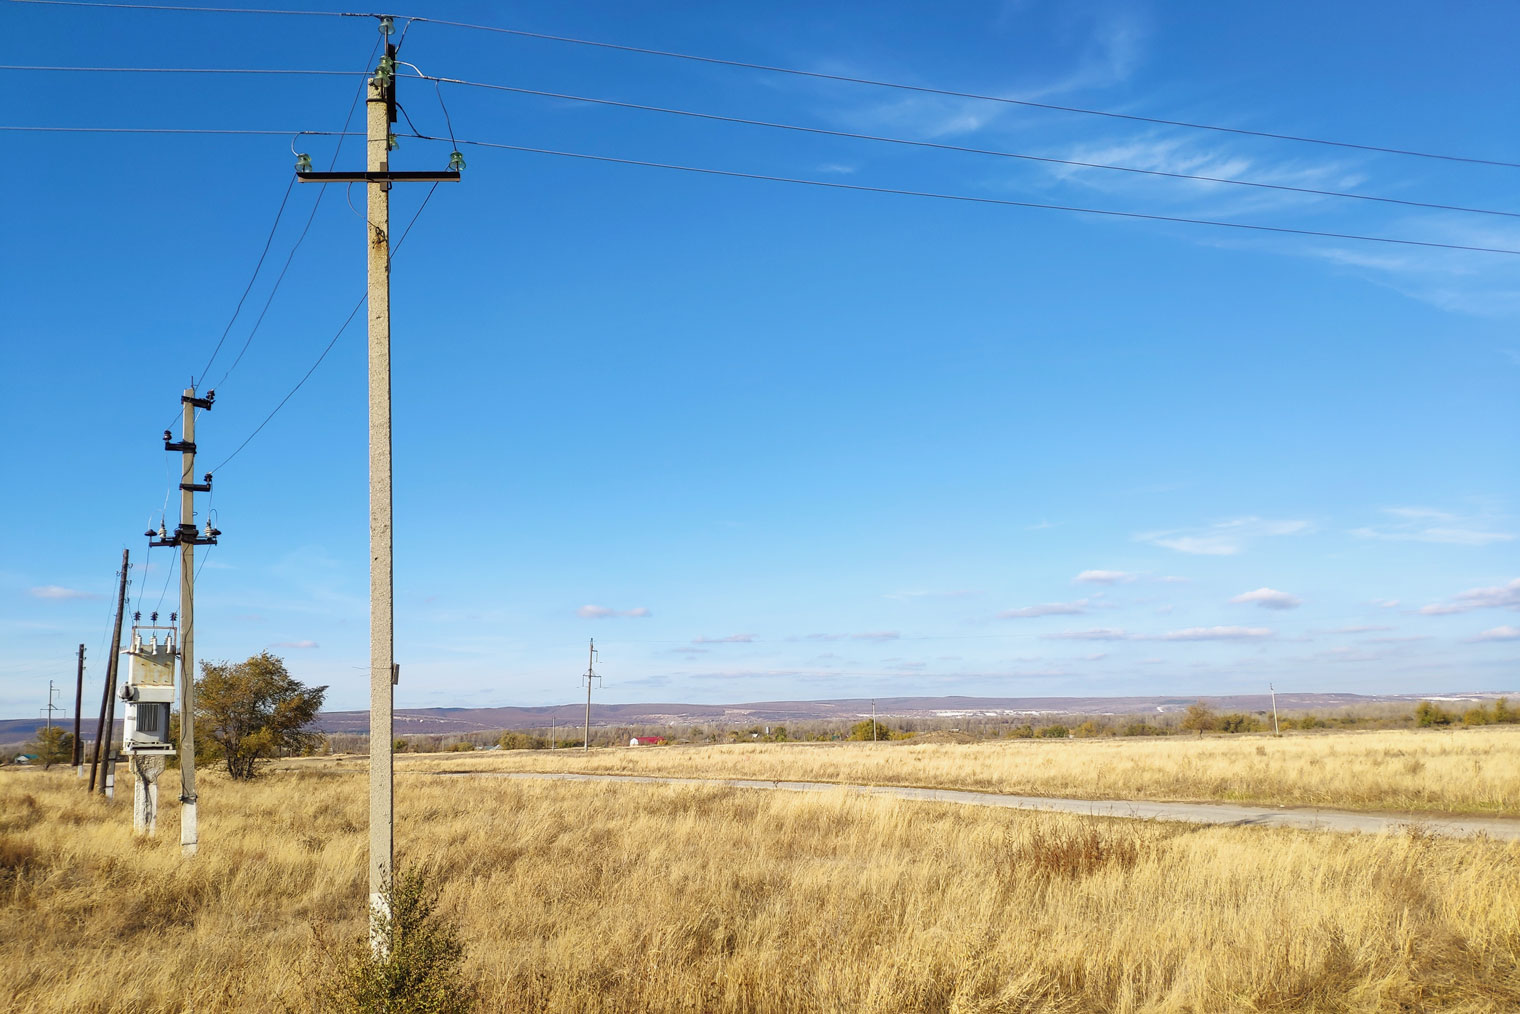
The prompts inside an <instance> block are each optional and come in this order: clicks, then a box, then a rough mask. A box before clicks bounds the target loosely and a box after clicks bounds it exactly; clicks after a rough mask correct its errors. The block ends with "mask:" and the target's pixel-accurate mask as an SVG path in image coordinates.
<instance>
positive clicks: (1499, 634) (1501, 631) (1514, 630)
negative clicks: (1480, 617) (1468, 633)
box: [1473, 624, 1520, 641]
mask: <svg viewBox="0 0 1520 1014" xmlns="http://www.w3.org/2000/svg"><path fill="white" fill-rule="evenodd" d="M1473 640H1474V641H1520V627H1514V626H1510V625H1509V624H1505V625H1504V626H1502V627H1494V628H1493V629H1491V630H1485V631H1483V633H1481V634H1479V635H1477V636H1476V637H1474V638H1473Z"/></svg>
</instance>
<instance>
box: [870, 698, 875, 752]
mask: <svg viewBox="0 0 1520 1014" xmlns="http://www.w3.org/2000/svg"><path fill="white" fill-rule="evenodd" d="M871 742H873V743H874V742H876V698H874V697H873V698H871Z"/></svg>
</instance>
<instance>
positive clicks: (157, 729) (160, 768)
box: [121, 613, 179, 834]
mask: <svg viewBox="0 0 1520 1014" xmlns="http://www.w3.org/2000/svg"><path fill="white" fill-rule="evenodd" d="M157 615H158V614H156V613H155V614H154V618H155V619H156V618H157ZM147 629H149V630H152V631H153V633H152V635H151V636H150V638H149V640H148V641H146V642H145V641H143V639H142V635H143V630H142V628H140V627H136V626H134V627H133V628H132V647H131V648H129V649H127V650H126V651H124V652H122V654H123V655H125V656H126V660H127V665H126V670H127V683H126V686H124V687H122V688H121V696H122V699H123V700H125V701H126V702H127V716H126V720H125V721H124V722H123V723H122V737H121V744H122V752H123V753H125V754H126V755H127V760H128V763H129V764H130V765H131V767H132V773H133V774H134V775H136V776H137V777H136V778H135V779H134V780H133V782H134V784H133V788H132V830H134V831H137V832H139V833H141V834H152V833H153V832H154V831H155V830H156V829H157V825H158V776H159V775H161V774H163V773H164V762H165V760H166V758H169V757H172V756H174V744H173V743H172V742H170V740H169V711H170V709H171V708H173V706H174V665H175V661H176V660H177V659H178V657H179V652H178V651H177V650H176V648H175V644H174V629H173V628H172V627H167V628H158V627H149V628H147ZM159 629H163V630H164V640H163V643H162V644H160V643H159V640H158V630H159Z"/></svg>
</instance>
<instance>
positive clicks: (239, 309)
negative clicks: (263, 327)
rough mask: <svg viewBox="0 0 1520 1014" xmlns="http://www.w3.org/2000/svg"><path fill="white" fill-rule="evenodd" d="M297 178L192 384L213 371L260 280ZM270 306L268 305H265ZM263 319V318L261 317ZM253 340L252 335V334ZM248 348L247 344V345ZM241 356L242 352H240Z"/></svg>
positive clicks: (194, 385)
mask: <svg viewBox="0 0 1520 1014" xmlns="http://www.w3.org/2000/svg"><path fill="white" fill-rule="evenodd" d="M295 185H296V178H295V177H294V176H292V177H291V178H290V182H289V183H287V184H286V185H285V194H284V196H283V197H281V198H280V207H279V210H277V211H276V212H275V213H274V224H273V225H271V226H270V227H269V236H268V238H266V239H265V240H264V249H263V250H261V251H260V252H259V259H258V263H256V264H254V266H253V274H252V275H249V276H248V284H247V285H245V286H244V287H243V294H242V295H241V296H239V297H238V301H237V306H236V307H235V308H234V309H233V311H232V316H231V317H229V318H227V326H226V327H224V328H222V336H221V337H220V338H218V339H217V340H216V348H214V349H212V350H211V358H210V359H207V360H206V365H205V366H203V367H201V374H200V377H199V378H197V379H196V381H195V383H194V384H193V385H191V386H193V387H196V388H199V387H200V386H201V381H202V380H205V379H206V374H207V373H209V372H211V364H212V363H214V362H216V357H217V355H218V354H219V353H220V352H221V351H222V344H223V343H224V342H226V341H227V336H228V335H229V334H231V333H232V325H233V324H235V323H237V319H238V314H240V313H242V312H243V303H244V301H246V300H247V299H248V293H250V292H252V291H253V283H254V282H256V281H258V278H259V270H260V269H261V268H263V267H264V258H265V257H268V256H269V247H270V244H272V243H273V242H274V234H275V233H276V232H277V231H278V230H279V228H280V219H281V218H283V217H284V216H285V205H286V204H288V203H289V202H290V192H291V191H292V190H294V189H295ZM265 308H266V309H267V308H268V305H267V304H266V305H265ZM260 319H261V320H262V319H263V318H262V317H260ZM250 340H251V336H250ZM244 348H245V349H246V348H247V346H246V345H245V346H244ZM238 355H239V358H241V356H242V353H239V354H238Z"/></svg>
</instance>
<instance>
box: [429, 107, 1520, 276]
mask: <svg viewBox="0 0 1520 1014" xmlns="http://www.w3.org/2000/svg"><path fill="white" fill-rule="evenodd" d="M407 136H416V137H418V138H419V139H420V140H424V141H442V140H444V138H441V137H432V136H427V135H407ZM454 143H455V144H468V145H473V146H476V147H482V148H498V149H502V150H504V151H520V152H526V153H529V154H535V155H552V156H556V157H559V158H574V159H582V160H585V161H591V162H605V163H609V164H613V165H629V166H642V167H645V168H649V169H668V170H673V171H677V172H684V173H695V174H699V175H706V176H724V177H729V178H732V179H746V180H761V181H765V182H769V183H789V184H793V185H798V186H809V187H821V188H825V189H829V190H850V191H855V192H857V193H869V194H893V195H896V196H901V197H923V198H930V199H933V200H942V201H960V202H963V203H968V204H990V205H999V206H1002V207H1010V208H1034V209H1039V210H1043V211H1061V212H1070V213H1075V214H1082V215H1101V216H1104V217H1108V218H1129V219H1138V220H1142V221H1150V222H1171V223H1175V224H1179V225H1200V226H1209V227H1213V228H1221V229H1237V230H1243V231H1249V232H1269V233H1279V234H1284V235H1292V236H1313V237H1318V238H1321V239H1341V240H1351V241H1355V242H1362V243H1388V244H1393V245H1397V246H1413V247H1427V248H1431V249H1438V250H1461V251H1466V252H1470V253H1491V254H1506V255H1510V256H1520V249H1511V248H1507V247H1485V246H1474V245H1469V244H1465V243H1439V242H1436V241H1434V240H1422V239H1402V238H1399V237H1394V236H1369V235H1363V234H1359V233H1346V232H1330V231H1327V230H1322V229H1300V228H1294V227H1291V226H1285V225H1265V224H1260V223H1255V222H1229V221H1223V220H1220V219H1209V218H1189V217H1187V216H1183V215H1162V214H1156V213H1151V212H1144V211H1120V210H1117V209H1114V208H1088V207H1082V206H1078V205H1070V204H1051V203H1045V202H1040V201H1015V200H1009V199H1007V198H999V197H978V196H975V195H972V194H952V193H939V192H936V191H929V190H907V189H902V188H898V187H873V186H867V185H865V184H862V183H841V182H838V181H836V180H816V179H809V178H807V177H798V176H776V175H771V174H768V173H750V172H740V171H738V170H733V169H713V168H710V167H706V166H690V165H681V164H679V163H674V162H653V161H647V160H644V159H633V158H619V157H615V156H612V155H592V154H589V153H586V152H576V151H560V150H556V149H553V148H535V147H531V146H528V145H519V144H502V143H499V142H494V141H473V140H468V139H465V138H456V139H455V140H454Z"/></svg>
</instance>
